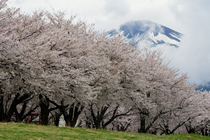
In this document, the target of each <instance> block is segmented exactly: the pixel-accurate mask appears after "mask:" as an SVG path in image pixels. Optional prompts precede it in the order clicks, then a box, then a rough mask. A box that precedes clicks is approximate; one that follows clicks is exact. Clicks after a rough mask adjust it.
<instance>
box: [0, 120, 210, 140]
mask: <svg viewBox="0 0 210 140" xmlns="http://www.w3.org/2000/svg"><path fill="white" fill-rule="evenodd" d="M2 139H9V140H29V139H30V140H33V139H38V140H42V139H44V140H47V139H49V140H154V139H155V140H201V139H202V140H207V139H210V138H209V137H204V136H200V135H188V134H180V135H179V134H176V135H168V136H156V135H149V134H138V133H124V132H115V131H108V130H94V129H83V128H69V127H54V126H40V125H28V124H22V123H0V140H2Z"/></svg>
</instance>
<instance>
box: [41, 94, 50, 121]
mask: <svg viewBox="0 0 210 140" xmlns="http://www.w3.org/2000/svg"><path fill="white" fill-rule="evenodd" d="M39 99H40V104H39V105H40V108H41V120H42V122H41V124H42V125H48V116H49V113H50V112H49V102H48V101H47V100H46V99H44V97H43V96H42V95H41V94H40V95H39Z"/></svg>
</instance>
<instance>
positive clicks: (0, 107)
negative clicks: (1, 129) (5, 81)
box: [0, 89, 6, 122]
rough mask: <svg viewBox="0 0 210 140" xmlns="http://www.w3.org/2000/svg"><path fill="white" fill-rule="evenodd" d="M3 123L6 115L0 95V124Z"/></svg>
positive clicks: (0, 95)
mask: <svg viewBox="0 0 210 140" xmlns="http://www.w3.org/2000/svg"><path fill="white" fill-rule="evenodd" d="M0 90H1V89H0ZM0 92H1V91H0ZM4 121H6V114H5V113H4V97H3V95H2V94H1V93H0V122H4Z"/></svg>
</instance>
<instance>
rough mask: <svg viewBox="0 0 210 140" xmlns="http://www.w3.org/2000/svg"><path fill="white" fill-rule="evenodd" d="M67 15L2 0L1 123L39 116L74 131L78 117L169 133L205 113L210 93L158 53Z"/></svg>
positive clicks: (98, 125) (96, 123)
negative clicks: (10, 4) (31, 9)
mask: <svg viewBox="0 0 210 140" xmlns="http://www.w3.org/2000/svg"><path fill="white" fill-rule="evenodd" d="M64 16H65V14H64V13H62V12H57V13H49V12H44V11H36V12H34V13H33V14H31V15H27V14H22V13H21V12H20V9H16V8H10V7H8V6H7V0H1V1H0V121H1V122H6V121H7V122H9V121H11V118H13V117H14V116H15V121H16V122H23V121H24V119H25V118H26V117H27V116H28V115H29V114H30V113H31V112H40V113H41V119H42V124H43V125H48V124H49V118H51V117H52V116H53V118H54V123H55V125H57V126H58V124H59V119H60V117H61V115H63V116H64V119H65V122H66V124H67V125H68V126H71V127H74V126H75V124H76V121H77V120H78V118H80V119H81V120H83V122H85V123H86V125H87V126H89V127H94V128H96V129H99V128H102V129H105V128H110V129H112V128H111V127H116V122H115V121H116V119H118V118H119V120H118V126H119V128H118V129H120V130H122V131H125V130H128V128H130V131H137V130H138V129H139V128H140V129H139V132H142V133H146V132H148V130H149V129H150V128H154V129H155V130H158V131H160V132H161V133H167V134H170V133H174V131H175V130H177V129H178V128H179V127H180V126H183V125H184V124H186V123H187V122H188V121H189V120H193V119H195V118H198V116H199V117H200V116H204V114H206V113H207V111H208V102H207V101H208V100H207V99H208V98H209V95H208V94H209V93H207V92H202V93H199V92H198V91H195V90H194V89H195V86H194V85H192V84H189V83H188V82H187V79H188V77H187V75H186V74H183V75H181V74H180V73H179V71H178V69H175V68H170V67H169V66H168V64H165V63H164V62H163V59H162V58H161V52H159V51H151V50H148V49H136V48H134V47H131V46H129V45H128V44H125V43H124V38H123V37H121V36H119V35H116V36H113V37H108V36H107V35H106V34H102V33H99V32H97V31H95V29H94V26H93V25H88V24H86V23H85V22H83V21H79V22H77V23H75V22H74V18H75V17H74V16H72V17H70V18H69V19H65V18H64ZM204 96H205V97H204ZM207 97H208V98H207ZM203 104H205V105H203ZM14 114H15V115H14ZM200 118H202V117H200ZM201 120H202V119H201Z"/></svg>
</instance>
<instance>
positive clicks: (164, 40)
mask: <svg viewBox="0 0 210 140" xmlns="http://www.w3.org/2000/svg"><path fill="white" fill-rule="evenodd" d="M107 34H109V35H110V36H113V35H114V34H123V35H124V36H125V37H127V42H130V43H131V44H132V45H137V46H143V47H144V46H147V47H156V46H157V45H162V44H165V45H169V46H173V47H179V43H180V42H181V38H182V36H183V34H181V33H179V32H177V31H174V30H172V29H170V28H168V27H166V26H163V25H161V24H157V23H155V22H152V21H148V20H139V21H129V22H126V23H124V24H122V25H121V26H120V27H119V29H113V30H111V31H108V32H107Z"/></svg>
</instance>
